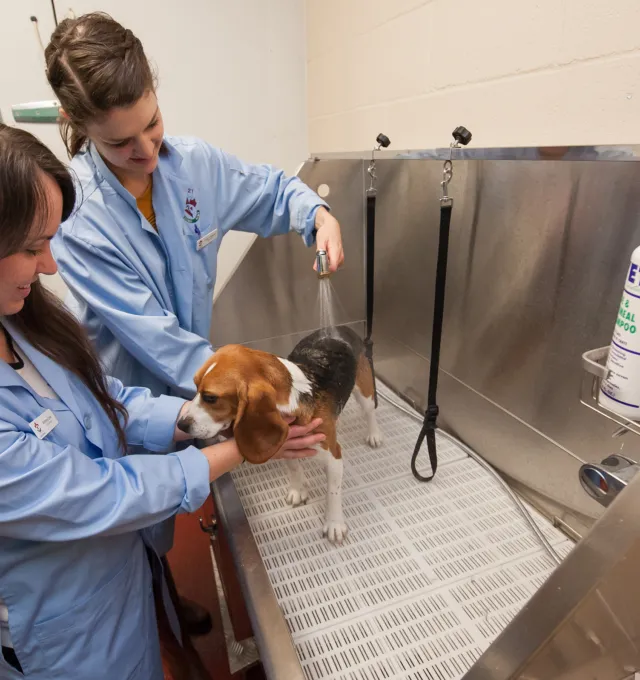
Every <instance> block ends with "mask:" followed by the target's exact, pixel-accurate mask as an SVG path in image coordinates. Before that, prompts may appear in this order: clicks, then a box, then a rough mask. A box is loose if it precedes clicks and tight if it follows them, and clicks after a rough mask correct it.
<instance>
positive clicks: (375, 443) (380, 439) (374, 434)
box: [367, 427, 384, 449]
mask: <svg viewBox="0 0 640 680" xmlns="http://www.w3.org/2000/svg"><path fill="white" fill-rule="evenodd" d="M383 443H384V435H383V434H382V431H381V430H379V429H378V428H377V427H376V428H375V429H373V430H371V432H369V434H368V436H367V444H369V446H370V447H371V448H372V449H377V448H378V447H380V446H382V444H383Z"/></svg>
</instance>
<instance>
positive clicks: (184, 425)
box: [178, 417, 193, 434]
mask: <svg viewBox="0 0 640 680" xmlns="http://www.w3.org/2000/svg"><path fill="white" fill-rule="evenodd" d="M192 425H193V418H189V417H186V418H180V420H179V421H178V429H179V430H182V431H183V432H186V433H187V434H189V431H190V429H191V426H192Z"/></svg>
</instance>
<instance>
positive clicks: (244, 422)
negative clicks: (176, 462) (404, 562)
mask: <svg viewBox="0 0 640 680" xmlns="http://www.w3.org/2000/svg"><path fill="white" fill-rule="evenodd" d="M194 382H195V384H196V387H197V388H198V393H197V395H196V397H195V399H194V400H193V401H192V402H190V403H189V404H188V406H187V409H186V411H185V413H184V415H183V417H182V418H181V419H180V422H179V423H178V427H179V428H180V429H181V430H183V431H184V432H187V433H188V434H190V435H192V436H193V437H195V438H198V439H209V438H211V437H214V436H216V435H217V434H219V433H221V432H222V431H223V430H226V429H227V428H228V427H230V426H233V433H234V437H235V440H236V443H237V445H238V449H239V451H240V454H241V455H242V457H243V458H245V460H248V461H249V462H251V463H264V462H266V461H268V460H269V459H270V458H271V457H272V456H273V455H274V454H275V453H276V452H277V451H278V450H279V449H280V447H281V446H282V445H283V444H284V442H285V440H286V438H287V434H288V430H289V426H288V425H287V423H286V421H285V420H284V418H283V416H284V415H289V416H294V417H295V418H296V423H297V424H299V425H306V424H307V423H309V422H310V421H311V420H313V419H314V418H322V424H321V425H320V426H319V427H318V428H317V430H316V431H317V432H321V433H323V434H324V435H326V439H325V441H323V442H321V443H320V444H317V445H316V449H317V451H318V458H319V459H320V460H321V461H322V462H324V464H325V465H326V469H327V503H326V513H325V524H324V529H323V533H324V535H326V536H327V537H328V539H329V541H331V542H332V543H341V542H342V540H343V538H344V537H345V535H346V533H347V526H346V524H345V521H344V515H343V512H342V471H343V463H342V450H341V448H340V444H339V443H338V440H337V430H336V428H337V421H338V418H339V416H340V414H341V412H342V410H343V408H344V407H345V405H346V403H347V401H348V400H349V397H350V396H351V393H352V392H353V394H354V396H355V398H356V400H357V401H358V403H359V404H360V406H361V408H362V410H363V411H364V414H365V416H366V419H367V425H368V437H367V443H368V444H369V445H370V446H372V447H377V446H380V445H381V444H382V441H383V436H382V432H381V431H380V428H379V427H378V424H377V422H376V416H375V404H374V397H373V395H374V382H373V373H372V371H371V366H370V364H369V362H368V360H367V358H366V356H365V354H364V344H363V342H362V340H361V338H360V337H359V336H358V335H357V333H355V332H354V331H352V330H351V329H349V328H338V329H335V331H332V332H331V334H329V333H327V331H316V332H315V333H312V334H311V335H308V336H307V337H305V338H303V339H302V340H301V341H300V342H299V343H298V344H297V345H296V346H295V348H294V349H293V351H292V352H291V354H290V355H289V357H288V358H287V359H281V358H280V357H277V356H275V355H273V354H268V353H266V352H260V351H257V350H253V349H249V348H248V347H244V346H242V345H226V346H225V347H222V348H221V349H219V350H217V352H216V353H215V354H214V355H213V356H212V357H211V359H209V361H207V362H206V363H205V364H204V365H203V366H202V367H201V368H200V370H199V371H198V373H197V374H196V375H195V377H194ZM285 462H286V464H287V466H288V469H289V478H290V488H289V492H288V494H287V503H289V504H290V505H292V506H294V507H295V506H296V505H300V504H301V503H304V502H306V500H307V497H308V493H307V489H306V485H305V478H304V474H303V472H302V467H301V464H300V461H298V460H286V461H285Z"/></svg>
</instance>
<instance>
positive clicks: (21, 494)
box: [0, 124, 322, 680]
mask: <svg viewBox="0 0 640 680" xmlns="http://www.w3.org/2000/svg"><path fill="white" fill-rule="evenodd" d="M75 201H76V195H75V189H74V184H73V182H72V180H71V177H70V175H69V172H68V171H67V170H66V168H65V167H64V166H63V165H62V163H60V161H59V160H58V159H57V158H56V157H55V156H54V155H53V154H52V153H51V151H49V149H47V148H46V147H45V146H44V145H43V144H41V143H40V142H39V141H38V140H37V139H36V138H35V137H33V136H32V135H30V134H29V133H27V132H25V131H22V130H17V129H14V128H10V127H7V126H5V125H1V124H0V641H1V643H2V647H1V653H0V677H2V678H7V679H9V680H12V679H13V680H17V679H19V678H22V677H24V676H27V677H29V678H34V680H50V679H51V678H54V677H55V678H65V680H87V678H91V679H92V680H114V679H115V678H117V679H118V680H133V679H134V678H139V679H140V680H143V679H144V680H162V678H163V673H162V667H161V663H160V652H159V644H158V632H157V626H156V618H155V608H154V599H153V588H152V575H151V565H156V567H157V566H158V564H159V562H158V557H157V554H156V551H155V550H154V547H153V542H152V541H151V540H149V537H148V535H147V530H148V528H150V527H152V526H153V525H155V524H157V523H158V522H161V521H162V520H165V519H166V518H168V517H170V516H173V515H175V514H176V513H180V512H186V511H193V510H195V509H197V508H198V507H199V506H200V505H201V504H202V503H203V502H204V500H205V499H206V498H207V496H208V494H209V483H210V481H211V480H212V479H214V478H216V477H217V476H219V475H220V474H223V473H225V472H227V471H229V470H231V469H232V468H234V467H235V466H236V465H238V464H239V463H240V462H242V458H241V456H240V454H239V453H238V449H237V447H236V445H235V443H234V441H233V440H232V439H231V440H228V441H225V442H223V443H221V444H216V445H214V446H210V447H207V448H204V449H202V450H200V449H197V448H195V447H193V446H189V447H187V448H185V449H184V450H182V451H179V452H176V453H170V454H167V455H150V454H151V452H156V454H157V453H159V452H164V451H166V450H167V449H169V448H170V447H171V445H172V443H173V441H174V440H177V439H181V438H184V437H185V435H184V434H183V433H181V432H180V431H179V430H178V429H177V428H176V426H175V423H176V421H177V419H178V417H179V414H180V411H181V409H182V407H183V405H184V401H183V400H182V399H179V398H176V397H168V396H161V397H159V398H156V397H153V396H152V394H151V393H150V391H149V390H147V389H144V388H138V387H123V385H122V383H121V382H120V381H118V380H116V379H113V378H110V377H106V376H105V375H104V374H103V372H102V369H101V366H100V362H99V360H98V358H97V356H96V355H95V353H94V350H93V348H92V346H91V344H90V342H89V339H88V338H87V336H86V333H85V332H84V330H83V329H82V327H81V326H80V324H79V323H78V322H77V320H76V319H75V318H74V317H73V316H71V314H70V313H69V312H68V311H66V310H65V309H64V307H63V306H62V305H61V303H60V302H58V301H57V299H56V298H55V297H54V296H53V295H52V294H50V293H49V292H47V290H46V289H45V288H44V287H43V286H42V284H41V283H40V280H39V277H40V275H46V274H54V273H55V272H56V264H55V262H54V260H53V258H52V255H51V250H50V242H51V240H52V239H53V238H54V236H55V234H56V232H57V230H58V225H59V224H60V222H61V221H63V220H65V219H67V218H68V217H69V215H70V214H71V212H72V210H73V207H74V204H75ZM317 425H318V423H312V427H310V428H306V429H304V430H303V429H302V428H297V427H294V428H291V432H290V438H289V439H288V440H287V442H286V443H285V445H284V446H283V448H282V449H281V450H280V452H279V453H278V456H279V457H300V456H307V455H312V454H313V451H312V450H310V449H309V446H313V444H315V443H317V442H318V441H320V440H321V439H322V436H321V435H313V434H309V432H310V431H311V430H312V429H313V427H316V426H317ZM131 448H135V449H136V450H137V451H143V453H136V454H130V455H126V454H127V450H128V449H131ZM157 571H158V570H157V569H156V572H157ZM160 571H161V570H160Z"/></svg>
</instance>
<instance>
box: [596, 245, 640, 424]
mask: <svg viewBox="0 0 640 680" xmlns="http://www.w3.org/2000/svg"><path fill="white" fill-rule="evenodd" d="M607 368H608V369H609V375H608V377H607V378H605V379H604V380H603V381H602V385H601V389H600V394H599V395H598V403H599V404H600V405H601V406H603V407H604V408H607V409H609V410H610V411H613V412H614V413H617V414H618V415H620V416H622V417H623V418H627V419H628V420H640V246H639V247H638V248H636V249H635V250H634V251H633V253H632V254H631V264H630V265H629V271H628V273H627V278H626V280H625V285H624V290H623V292H622V302H621V303H620V309H619V310H618V318H617V319H616V325H615V328H614V330H613V338H612V340H611V347H610V348H609V358H608V360H607Z"/></svg>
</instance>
